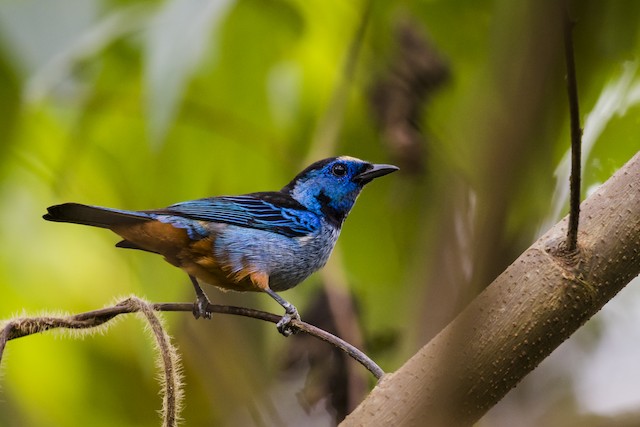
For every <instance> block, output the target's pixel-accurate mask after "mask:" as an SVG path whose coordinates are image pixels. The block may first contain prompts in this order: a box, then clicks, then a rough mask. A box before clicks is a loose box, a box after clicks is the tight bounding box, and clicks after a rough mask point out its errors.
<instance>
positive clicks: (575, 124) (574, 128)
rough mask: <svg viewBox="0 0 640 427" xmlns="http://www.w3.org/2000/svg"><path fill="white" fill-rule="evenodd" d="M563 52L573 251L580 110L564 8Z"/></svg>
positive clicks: (570, 245)
mask: <svg viewBox="0 0 640 427" xmlns="http://www.w3.org/2000/svg"><path fill="white" fill-rule="evenodd" d="M563 29H564V53H565V59H566V63H567V93H568V96H569V114H570V121H571V178H570V182H571V184H570V189H571V195H570V202H569V205H570V208H569V226H568V231H567V250H568V251H569V252H574V251H575V250H576V248H577V247H578V224H579V222H580V166H581V165H580V163H581V160H582V159H581V139H582V128H581V127H580V110H579V103H578V84H577V81H576V64H575V60H574V53H573V37H572V34H571V31H572V29H573V22H572V21H571V18H570V17H569V11H568V10H567V8H565V9H564V17H563Z"/></svg>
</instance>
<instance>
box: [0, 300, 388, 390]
mask: <svg viewBox="0 0 640 427" xmlns="http://www.w3.org/2000/svg"><path fill="white" fill-rule="evenodd" d="M141 301H142V300H140V299H138V298H127V299H125V300H123V301H121V302H119V303H117V304H116V305H114V306H111V307H106V308H101V309H99V310H93V311H88V312H85V313H79V314H76V315H72V316H61V317H57V316H42V317H25V318H16V319H11V320H9V321H7V322H6V323H5V324H4V325H3V327H2V331H0V363H1V362H2V355H3V353H4V348H5V345H6V343H7V342H8V341H9V340H12V339H16V338H20V337H24V336H27V335H32V334H36V333H40V332H45V331H48V330H50V329H56V328H68V329H87V328H95V327H97V326H100V325H103V324H105V323H106V322H109V321H110V320H112V319H113V318H115V317H116V316H119V315H121V314H125V313H134V312H138V311H143V308H144V307H145V306H148V307H150V309H151V310H153V311H165V312H176V311H185V312H189V313H191V312H192V311H193V303H145V305H141V304H140V303H139V302H141ZM208 308H209V310H210V311H211V312H213V313H220V314H233V315H237V316H245V317H252V318H254V319H259V320H264V321H266V322H271V323H277V322H278V321H279V320H280V318H281V316H278V315H277V314H272V313H267V312H264V311H260V310H253V309H250V308H244V307H233V306H227V305H216V304H210V305H209V307H208ZM145 315H147V314H146V312H145ZM147 317H148V316H147ZM291 326H292V327H293V329H294V330H296V331H300V332H304V333H307V334H309V335H312V336H314V337H316V338H319V339H321V340H323V341H325V342H327V343H329V344H331V345H333V346H334V347H337V348H339V349H340V350H342V351H344V352H345V353H346V354H348V355H349V356H350V357H352V358H353V359H355V360H356V361H357V362H359V363H360V364H362V365H363V366H364V367H365V368H367V369H368V370H369V371H370V372H371V373H372V374H373V375H374V376H375V377H376V379H380V378H381V377H382V376H383V375H384V371H383V370H382V369H380V367H379V366H378V365H377V364H376V363H375V362H374V361H373V360H371V359H370V358H369V357H368V356H367V355H366V354H364V353H363V352H362V351H360V350H358V349H357V348H356V347H354V346H352V345H351V344H349V343H348V342H346V341H344V340H342V339H340V338H338V337H336V336H335V335H332V334H330V333H328V332H326V331H324V330H322V329H319V328H316V327H315V326H313V325H310V324H308V323H305V322H302V321H300V320H294V321H292V322H291ZM154 333H155V331H154Z"/></svg>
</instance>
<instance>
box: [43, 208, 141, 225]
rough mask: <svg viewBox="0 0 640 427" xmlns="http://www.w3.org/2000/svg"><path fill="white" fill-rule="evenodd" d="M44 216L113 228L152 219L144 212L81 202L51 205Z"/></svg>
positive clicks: (62, 220) (51, 219)
mask: <svg viewBox="0 0 640 427" xmlns="http://www.w3.org/2000/svg"><path fill="white" fill-rule="evenodd" d="M47 212H48V213H46V214H45V215H43V216H42V218H44V219H46V220H47V221H55V222H72V223H74V224H83V225H91V226H93V227H102V228H113V227H117V226H122V225H133V224H139V223H141V222H146V221H150V220H152V218H151V217H150V216H149V215H148V214H146V213H144V212H135V211H125V210H119V209H111V208H103V207H100V206H89V205H82V204H80V203H64V204H62V205H55V206H50V207H48V208H47Z"/></svg>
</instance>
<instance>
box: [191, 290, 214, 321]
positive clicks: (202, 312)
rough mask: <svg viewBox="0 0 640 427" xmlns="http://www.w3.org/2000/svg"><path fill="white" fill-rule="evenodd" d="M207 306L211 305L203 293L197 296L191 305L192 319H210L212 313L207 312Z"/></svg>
mask: <svg viewBox="0 0 640 427" xmlns="http://www.w3.org/2000/svg"><path fill="white" fill-rule="evenodd" d="M209 304H211V301H209V298H207V295H205V294H204V293H202V294H199V295H198V297H197V299H196V301H195V302H194V303H193V317H195V318H196V319H199V318H201V317H202V318H204V319H211V315H212V314H213V312H212V311H211V310H209Z"/></svg>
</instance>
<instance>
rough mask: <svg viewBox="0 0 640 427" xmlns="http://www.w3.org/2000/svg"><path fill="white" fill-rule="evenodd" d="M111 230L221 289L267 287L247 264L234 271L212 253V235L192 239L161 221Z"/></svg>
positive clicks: (251, 289)
mask: <svg viewBox="0 0 640 427" xmlns="http://www.w3.org/2000/svg"><path fill="white" fill-rule="evenodd" d="M113 231H114V232H115V233H117V234H119V235H120V236H122V237H123V238H124V239H125V240H127V241H129V242H131V243H133V244H135V245H137V246H139V247H140V248H141V249H145V250H147V251H152V252H156V253H159V254H161V255H163V256H164V258H165V259H166V260H167V262H169V263H170V264H173V265H175V266H176V267H180V268H181V269H183V270H184V271H186V272H187V274H190V275H192V276H195V277H197V278H198V279H199V280H202V281H203V282H205V283H208V284H210V285H214V286H217V287H218V288H220V289H222V290H232V291H239V292H247V291H249V292H251V291H252V292H260V291H262V290H263V289H265V287H268V286H269V277H268V276H267V275H266V274H263V273H258V272H257V271H256V270H255V269H254V268H252V267H251V266H250V265H246V266H245V267H244V268H243V269H241V270H240V271H238V272H235V273H233V272H232V271H231V270H232V268H231V265H230V264H229V263H228V261H227V260H225V259H216V258H215V257H214V255H213V246H214V244H215V235H214V234H212V235H211V236H210V237H207V238H204V239H201V240H197V241H193V240H191V239H190V238H189V236H188V235H187V232H186V231H185V230H184V229H181V228H176V227H174V226H172V225H171V224H165V223H163V222H160V221H148V222H144V223H141V224H135V225H128V226H122V227H114V228H113Z"/></svg>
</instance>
